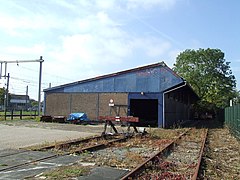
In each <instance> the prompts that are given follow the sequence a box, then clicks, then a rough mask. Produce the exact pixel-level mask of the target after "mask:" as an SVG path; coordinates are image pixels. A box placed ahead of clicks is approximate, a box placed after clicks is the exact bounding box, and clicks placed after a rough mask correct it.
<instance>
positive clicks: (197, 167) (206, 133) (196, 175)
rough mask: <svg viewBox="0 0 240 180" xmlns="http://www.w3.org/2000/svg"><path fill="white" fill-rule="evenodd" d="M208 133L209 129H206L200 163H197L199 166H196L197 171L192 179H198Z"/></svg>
mask: <svg viewBox="0 0 240 180" xmlns="http://www.w3.org/2000/svg"><path fill="white" fill-rule="evenodd" d="M207 135H208V129H205V131H204V134H203V139H202V143H201V150H200V153H199V158H198V163H197V166H196V169H195V173H194V175H193V177H192V180H196V179H197V177H198V172H199V169H200V165H201V161H202V156H203V152H204V147H205V144H206V139H207Z"/></svg>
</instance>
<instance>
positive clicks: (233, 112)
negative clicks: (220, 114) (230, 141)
mask: <svg viewBox="0 0 240 180" xmlns="http://www.w3.org/2000/svg"><path fill="white" fill-rule="evenodd" d="M225 124H226V125H227V126H228V127H229V129H230V131H231V133H232V134H233V135H234V136H235V137H237V138H238V139H240V104H237V105H234V106H232V107H227V108H225Z"/></svg>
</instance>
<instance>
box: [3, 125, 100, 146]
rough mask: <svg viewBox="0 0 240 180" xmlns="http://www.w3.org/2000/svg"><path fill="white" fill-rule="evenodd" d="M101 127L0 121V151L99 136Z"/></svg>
mask: <svg viewBox="0 0 240 180" xmlns="http://www.w3.org/2000/svg"><path fill="white" fill-rule="evenodd" d="M102 130H103V125H96V126H86V125H85V126H84V125H74V124H57V123H43V122H36V121H0V150H3V149H9V148H16V149H18V148H22V147H26V146H31V145H37V144H44V143H50V142H58V141H64V140H69V139H77V138H84V137H88V136H93V135H99V134H100V133H101V132H102Z"/></svg>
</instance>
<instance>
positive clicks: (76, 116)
mask: <svg viewBox="0 0 240 180" xmlns="http://www.w3.org/2000/svg"><path fill="white" fill-rule="evenodd" d="M67 121H73V122H80V121H89V119H88V117H87V114H86V113H71V114H70V115H69V116H68V118H67Z"/></svg>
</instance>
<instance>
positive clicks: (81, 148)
mask: <svg viewBox="0 0 240 180" xmlns="http://www.w3.org/2000/svg"><path fill="white" fill-rule="evenodd" d="M127 138H128V137H122V136H120V137H116V136H106V137H104V138H103V137H102V136H97V137H91V138H88V139H82V140H75V141H71V142H66V143H65V144H64V143H61V144H58V145H50V146H43V147H39V148H33V149H32V150H34V151H43V150H49V149H53V151H54V152H56V153H54V154H52V155H49V156H45V157H41V158H37V159H33V160H30V161H26V162H22V163H19V164H15V165H12V166H6V167H5V168H1V169H0V172H3V171H10V170H14V169H16V168H19V167H22V166H26V165H30V164H34V163H37V162H41V161H45V160H49V159H53V158H58V157H60V156H61V157H62V156H67V155H70V154H75V153H76V154H81V153H83V152H85V151H95V150H98V149H101V148H106V147H108V146H110V145H111V144H113V143H118V142H123V141H126V140H127ZM73 145H75V147H74V148H72V146H73ZM30 149H31V148H30ZM56 149H57V150H56ZM60 149H61V153H59V150H60ZM25 152H30V150H29V149H25V150H22V151H20V152H16V153H9V154H6V155H2V156H1V158H3V157H8V156H13V155H17V154H21V153H25Z"/></svg>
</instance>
